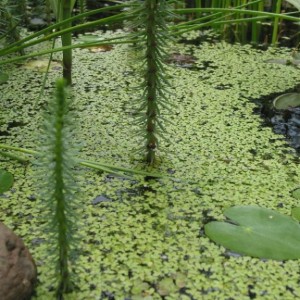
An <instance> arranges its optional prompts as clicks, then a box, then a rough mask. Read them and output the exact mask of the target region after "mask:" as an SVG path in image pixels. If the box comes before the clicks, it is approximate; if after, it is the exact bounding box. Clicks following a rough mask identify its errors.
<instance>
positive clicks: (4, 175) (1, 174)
mask: <svg viewBox="0 0 300 300" xmlns="http://www.w3.org/2000/svg"><path fill="white" fill-rule="evenodd" d="M13 182H14V177H13V175H12V174H11V173H9V172H7V171H5V170H2V169H0V194H2V193H4V192H6V191H8V190H9V189H10V188H11V187H12V185H13Z"/></svg>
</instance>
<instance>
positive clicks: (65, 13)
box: [61, 0, 74, 85]
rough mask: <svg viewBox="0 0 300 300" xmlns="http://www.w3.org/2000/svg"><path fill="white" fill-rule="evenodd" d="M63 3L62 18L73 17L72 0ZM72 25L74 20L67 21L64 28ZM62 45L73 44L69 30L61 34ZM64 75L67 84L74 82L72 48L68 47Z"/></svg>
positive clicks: (64, 52) (64, 53)
mask: <svg viewBox="0 0 300 300" xmlns="http://www.w3.org/2000/svg"><path fill="white" fill-rule="evenodd" d="M61 1H63V5H62V20H67V19H70V18H71V15H72V9H73V6H74V1H73V3H71V2H72V0H61ZM70 27H72V22H67V23H66V24H65V25H64V26H63V27H62V29H67V28H70ZM61 41H62V46H63V47H64V46H70V45H72V33H71V32H68V33H65V34H63V35H62V36H61ZM63 77H64V78H65V79H66V81H67V84H68V85H70V84H71V83H72V49H66V50H64V51H63Z"/></svg>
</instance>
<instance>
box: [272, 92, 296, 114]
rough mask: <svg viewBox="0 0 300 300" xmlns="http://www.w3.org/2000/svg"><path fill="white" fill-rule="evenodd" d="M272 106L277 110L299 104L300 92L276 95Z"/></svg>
mask: <svg viewBox="0 0 300 300" xmlns="http://www.w3.org/2000/svg"><path fill="white" fill-rule="evenodd" d="M273 106H274V108H276V109H278V110H284V109H288V108H289V107H297V106H300V94H299V93H287V94H283V95H280V96H278V97H277V98H275V99H274V101H273Z"/></svg>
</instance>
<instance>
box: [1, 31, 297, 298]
mask: <svg viewBox="0 0 300 300" xmlns="http://www.w3.org/2000/svg"><path fill="white" fill-rule="evenodd" d="M107 34H109V33H107ZM115 34H116V35H117V34H122V32H117V33H115ZM128 47H129V46H126V45H118V46H115V47H114V49H113V50H112V51H108V52H102V53H90V52H89V51H88V50H87V49H77V50H74V61H73V64H74V95H75V101H74V110H76V113H77V115H78V118H77V128H78V129H79V130H78V133H77V136H76V141H78V142H82V143H83V147H82V152H81V154H80V156H81V158H82V159H92V160H95V161H97V159H98V158H99V160H100V159H105V160H106V161H107V162H108V163H112V164H116V165H123V166H126V167H135V166H140V165H141V162H140V157H139V155H137V154H135V149H137V148H138V147H139V145H137V144H136V139H135V137H134V134H133V133H134V132H135V130H136V129H137V128H136V126H135V125H133V121H134V119H135V116H134V113H135V107H133V105H132V103H133V100H134V99H136V97H137V96H138V94H137V93H136V91H135V90H133V89H132V87H134V86H136V85H137V84H138V83H139V82H140V78H139V77H138V76H139V74H138V73H137V72H136V69H135V66H131V65H130V64H129V63H127V62H126V56H127V55H128ZM172 52H180V53H183V54H191V52H192V54H193V56H195V57H196V58H197V60H196V62H195V64H196V65H197V66H198V67H200V68H202V69H203V70H202V71H201V72H199V71H196V70H195V71H193V70H188V69H184V68H180V67H176V66H174V65H169V67H168V72H169V80H170V81H171V83H172V85H173V87H174V90H173V93H174V94H173V95H171V96H170V99H171V101H172V102H174V103H175V104H176V105H177V108H176V110H175V113H174V115H173V116H170V117H171V119H172V118H173V119H172V121H173V123H175V124H176V125H170V124H167V126H166V127H167V129H168V131H167V132H166V136H167V137H168V140H167V141H164V142H162V144H161V149H163V148H164V147H166V148H167V149H168V154H162V156H161V160H162V163H161V165H160V172H167V170H169V171H172V173H174V174H172V177H174V178H177V180H167V179H165V178H163V179H159V180H151V181H147V180H145V179H144V178H143V177H137V178H138V179H139V180H128V179H124V178H118V177H116V176H113V175H109V174H105V173H102V174H97V173H95V172H94V171H91V170H89V169H86V170H84V172H82V174H83V175H82V176H81V177H80V179H79V184H80V185H81V187H82V193H81V196H80V202H81V205H80V206H79V207H78V208H77V210H78V212H77V213H78V215H80V216H81V218H80V219H79V220H78V225H79V227H80V235H81V236H83V237H84V238H83V239H82V241H81V243H80V244H79V245H78V247H79V249H80V252H81V256H80V257H79V259H78V262H77V265H78V269H77V273H76V274H74V276H75V278H76V283H77V285H78V286H80V290H78V291H76V293H74V294H73V295H71V296H69V299H76V300H77V299H87V300H89V299H99V298H100V299H109V295H114V296H115V299H120V300H122V299H125V298H126V297H131V298H132V299H135V298H136V299H138V297H140V298H141V297H144V299H152V300H155V299H161V298H162V295H161V294H160V287H161V286H163V283H167V285H168V283H169V284H170V287H171V288H170V290H169V291H168V292H169V294H168V295H167V296H165V297H166V299H191V297H194V299H202V298H204V299H207V300H209V299H229V298H232V299H239V300H240V299H250V295H254V294H255V295H256V297H257V298H258V299H270V300H274V299H282V298H283V297H284V298H285V299H294V298H296V297H299V296H300V288H299V285H298V277H299V275H298V269H299V264H298V262H297V261H287V262H285V263H282V262H280V261H272V260H268V261H262V260H259V259H255V258H250V257H246V256H245V257H233V256H231V255H230V253H229V254H228V252H226V251H225V249H224V248H223V247H220V246H218V245H216V244H214V243H212V242H210V241H209V239H208V238H207V237H205V236H204V233H203V227H204V224H206V223H207V222H208V221H209V220H211V219H222V218H223V215H222V213H223V210H224V209H225V208H227V207H230V206H233V205H259V206H264V207H268V208H270V209H274V210H277V211H279V212H281V213H283V214H289V213H290V210H291V208H292V207H294V206H297V205H298V200H297V199H295V198H293V197H292V195H291V191H292V190H294V189H295V188H297V187H298V185H299V172H300V170H299V168H298V166H297V165H296V164H295V163H294V159H295V153H294V150H293V149H290V148H288V147H287V144H286V142H285V141H284V140H282V139H281V137H280V136H278V135H275V134H274V133H273V132H272V130H271V129H270V128H267V127H263V126H262V121H261V119H260V118H259V116H257V115H253V108H254V107H255V104H254V103H252V102H251V101H249V100H250V99H255V98H259V97H261V96H264V95H268V94H270V93H274V92H283V91H285V90H286V89H288V88H292V87H293V86H295V84H297V83H298V77H299V74H298V70H297V69H295V68H293V67H290V66H285V65H277V64H267V63H264V61H265V60H267V59H271V58H273V57H276V58H277V57H281V58H282V59H287V58H288V57H289V56H290V53H289V49H277V50H275V49H269V50H268V51H266V52H263V51H259V50H253V49H252V48H251V47H250V46H239V45H229V44H226V43H222V42H220V43H214V44H211V43H209V42H204V43H203V44H202V45H201V46H200V47H199V48H198V47H196V46H193V45H188V46H185V45H182V44H174V45H173V46H171V47H170V53H172ZM55 58H56V59H61V57H60V56H59V55H55ZM207 61H210V64H209V65H208V67H207V68H206V69H205V68H203V66H204V65H205V62H207ZM10 73H11V74H10V76H11V77H10V78H14V80H10V81H9V82H7V83H4V84H2V85H1V87H0V88H1V94H2V99H1V106H2V111H5V112H6V114H5V115H4V119H5V123H4V124H2V125H1V127H0V131H1V132H5V134H3V135H1V136H0V140H1V143H7V144H11V145H15V146H20V147H24V148H29V149H33V150H36V149H35V141H36V140H37V139H38V136H37V137H35V136H34V135H33V132H36V129H37V127H38V126H39V125H38V124H40V121H41V118H42V111H43V109H44V108H45V105H46V101H44V100H41V101H40V102H39V103H38V105H37V108H35V107H34V103H35V99H36V97H38V94H39V88H40V83H41V81H42V74H40V73H37V72H33V71H31V70H24V69H20V68H15V69H14V70H12V71H11V72H10ZM287 74H288V76H287ZM59 76H60V71H59V70H53V72H51V74H49V80H48V83H47V85H46V89H45V98H46V97H47V95H49V94H50V92H51V91H52V90H53V87H54V81H55V78H56V77H59ZM12 120H14V121H15V122H17V123H15V125H16V126H9V124H10V122H11V121H12ZM1 168H5V169H6V170H8V171H10V172H11V173H13V174H14V177H15V183H14V187H13V189H12V190H11V191H10V192H7V193H5V197H4V198H1V203H0V211H1V216H2V218H1V221H4V222H5V224H7V225H8V226H10V227H11V228H12V229H14V230H15V231H16V233H17V234H19V235H20V236H22V238H23V239H24V241H25V243H26V245H28V247H29V248H30V251H31V252H32V255H33V256H34V258H35V260H36V262H37V266H38V270H39V281H40V282H39V285H38V287H37V290H36V294H37V295H36V297H35V298H36V299H52V297H53V291H52V292H51V284H50V283H49V282H50V279H51V278H52V276H53V273H52V272H51V269H52V267H50V263H51V260H50V259H49V258H48V257H46V253H47V249H46V243H45V240H47V234H46V233H45V232H42V231H41V229H40V225H41V223H42V222H43V220H41V217H40V215H41V212H40V208H39V207H38V206H37V204H36V197H37V188H36V184H35V180H37V179H35V178H34V174H33V170H32V167H31V166H30V165H26V164H19V163H16V162H12V161H6V160H4V159H2V158H1ZM100 195H105V196H106V197H107V198H109V199H111V201H107V202H105V201H104V202H100V203H98V204H97V205H93V204H92V201H93V199H95V198H97V197H98V196H100ZM178 274H181V275H180V276H179V275H178ZM180 278H181V279H180ZM177 281H178V282H181V283H178V284H177ZM171 282H172V283H171ZM52 288H53V287H52ZM183 291H184V293H183ZM101 295H102V296H101ZM131 295H132V296H131ZM147 297H148V298H147Z"/></svg>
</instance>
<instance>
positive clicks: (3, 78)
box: [0, 73, 9, 84]
mask: <svg viewBox="0 0 300 300" xmlns="http://www.w3.org/2000/svg"><path fill="white" fill-rule="evenodd" d="M8 78H9V76H8V75H7V74H6V73H0V84H2V83H5V82H7V81H8Z"/></svg>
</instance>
